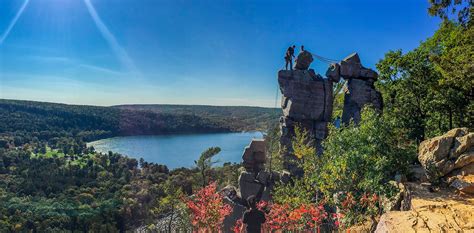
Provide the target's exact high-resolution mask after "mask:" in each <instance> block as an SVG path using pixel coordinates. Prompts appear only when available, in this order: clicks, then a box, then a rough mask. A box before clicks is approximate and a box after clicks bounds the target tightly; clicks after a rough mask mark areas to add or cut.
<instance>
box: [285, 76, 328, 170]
mask: <svg viewBox="0 0 474 233" xmlns="http://www.w3.org/2000/svg"><path fill="white" fill-rule="evenodd" d="M278 83H279V84H280V90H281V93H282V102H281V108H282V110H283V116H282V117H281V118H280V129H281V138H280V145H281V148H282V149H283V150H284V151H285V158H286V159H285V167H286V168H287V169H288V170H289V171H291V172H292V173H295V172H296V170H295V169H296V167H295V166H294V165H293V163H292V158H293V156H290V154H291V153H292V146H291V140H292V139H293V137H294V136H295V126H297V125H299V126H300V127H302V128H303V129H305V130H306V131H308V133H309V135H310V137H311V139H312V143H313V145H314V146H316V148H317V150H318V151H321V141H322V140H323V139H324V138H325V137H326V135H327V124H328V122H329V121H330V120H331V115H332V103H333V99H332V98H333V95H332V94H333V93H332V92H333V90H332V86H333V83H332V81H331V80H328V79H323V78H322V77H321V76H320V75H318V74H316V73H315V72H314V70H311V69H310V70H293V71H289V70H281V71H280V72H278Z"/></svg>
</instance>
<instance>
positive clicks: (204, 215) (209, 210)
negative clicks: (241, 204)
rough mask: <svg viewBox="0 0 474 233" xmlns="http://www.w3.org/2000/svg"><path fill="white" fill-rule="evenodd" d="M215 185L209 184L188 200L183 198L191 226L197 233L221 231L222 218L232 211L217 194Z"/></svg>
mask: <svg viewBox="0 0 474 233" xmlns="http://www.w3.org/2000/svg"><path fill="white" fill-rule="evenodd" d="M216 189H217V184H216V183H215V182H214V183H211V184H209V185H208V186H206V187H204V188H202V189H201V190H199V191H198V192H196V193H195V194H194V195H193V196H192V197H190V198H184V201H185V203H186V206H187V207H188V210H189V212H190V216H191V224H192V225H193V226H194V227H195V228H197V229H198V230H197V231H198V232H214V231H216V229H221V227H222V223H223V221H224V218H225V217H226V216H227V215H229V214H230V213H231V211H232V208H231V206H230V205H228V204H225V203H224V202H223V198H222V196H221V195H220V194H219V193H218V192H217V190H216Z"/></svg>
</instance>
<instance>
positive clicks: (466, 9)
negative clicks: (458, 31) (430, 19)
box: [428, 0, 474, 24]
mask: <svg viewBox="0 0 474 233" xmlns="http://www.w3.org/2000/svg"><path fill="white" fill-rule="evenodd" d="M429 2H430V7H429V8H428V13H429V14H430V15H433V16H439V17H440V18H442V19H444V20H449V18H450V16H452V15H457V20H458V22H460V23H462V24H467V23H469V21H470V20H471V19H472V17H471V16H472V12H473V9H472V6H473V4H474V1H472V0H430V1H429Z"/></svg>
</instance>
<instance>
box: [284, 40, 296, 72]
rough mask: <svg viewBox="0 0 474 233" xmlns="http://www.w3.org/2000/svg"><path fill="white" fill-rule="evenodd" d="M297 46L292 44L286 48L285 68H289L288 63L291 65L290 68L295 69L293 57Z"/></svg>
mask: <svg viewBox="0 0 474 233" xmlns="http://www.w3.org/2000/svg"><path fill="white" fill-rule="evenodd" d="M295 48H296V46H294V45H293V46H290V47H288V49H287V50H286V54H285V62H286V63H285V68H286V70H288V65H290V70H293V58H294V57H295Z"/></svg>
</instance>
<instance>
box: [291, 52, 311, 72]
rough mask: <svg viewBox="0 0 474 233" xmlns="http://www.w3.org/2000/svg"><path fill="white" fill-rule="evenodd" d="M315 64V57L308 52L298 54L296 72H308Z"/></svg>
mask: <svg viewBox="0 0 474 233" xmlns="http://www.w3.org/2000/svg"><path fill="white" fill-rule="evenodd" d="M311 62H313V55H311V53H310V52H308V51H302V52H300V54H298V57H296V61H295V69H296V70H307V69H308V68H309V66H310V65H311Z"/></svg>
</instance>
